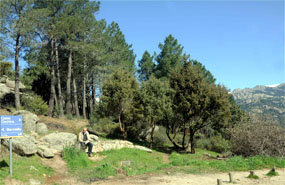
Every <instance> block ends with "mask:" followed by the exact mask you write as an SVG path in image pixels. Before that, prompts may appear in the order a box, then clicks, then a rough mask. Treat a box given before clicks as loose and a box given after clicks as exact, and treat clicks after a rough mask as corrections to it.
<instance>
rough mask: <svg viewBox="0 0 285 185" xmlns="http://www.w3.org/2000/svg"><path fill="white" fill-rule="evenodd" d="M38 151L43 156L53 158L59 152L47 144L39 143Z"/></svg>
mask: <svg viewBox="0 0 285 185" xmlns="http://www.w3.org/2000/svg"><path fill="white" fill-rule="evenodd" d="M37 153H38V154H39V156H41V157H45V158H52V157H54V155H55V154H56V153H57V150H54V149H52V148H49V147H47V146H45V145H38V150H37Z"/></svg>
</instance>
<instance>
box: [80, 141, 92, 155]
mask: <svg viewBox="0 0 285 185" xmlns="http://www.w3.org/2000/svg"><path fill="white" fill-rule="evenodd" d="M86 147H88V154H91V153H92V148H93V144H92V143H91V142H89V143H87V144H85V143H81V148H82V149H84V150H85V149H86Z"/></svg>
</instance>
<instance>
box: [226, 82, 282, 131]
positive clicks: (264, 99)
mask: <svg viewBox="0 0 285 185" xmlns="http://www.w3.org/2000/svg"><path fill="white" fill-rule="evenodd" d="M231 94H232V95H233V96H234V98H235V100H236V102H237V104H239V105H240V106H241V108H242V109H243V110H246V111H249V112H251V113H255V114H262V115H264V116H270V117H272V118H274V119H275V120H277V121H278V122H279V123H280V124H281V125H282V126H284V127H285V83H282V84H277V85H268V86H262V85H258V86H256V87H254V88H245V89H235V90H234V91H232V92H231Z"/></svg>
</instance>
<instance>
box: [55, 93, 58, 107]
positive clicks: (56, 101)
mask: <svg viewBox="0 0 285 185" xmlns="http://www.w3.org/2000/svg"><path fill="white" fill-rule="evenodd" d="M54 92H55V93H54V102H55V107H57V108H58V99H57V96H56V91H55V90H54Z"/></svg>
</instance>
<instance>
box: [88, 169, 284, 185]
mask: <svg viewBox="0 0 285 185" xmlns="http://www.w3.org/2000/svg"><path fill="white" fill-rule="evenodd" d="M268 171H269V169H266V170H256V171H255V174H256V175H258V176H259V179H258V180H253V179H248V178H246V177H247V176H248V174H249V172H233V173H232V174H233V178H234V183H235V184H242V185H254V184H259V185H285V169H284V168H283V169H277V172H278V173H279V176H275V177H267V176H266V173H268ZM217 179H222V180H223V184H230V183H229V177H228V174H227V173H217V174H169V175H157V174H147V175H141V176H135V177H127V178H122V179H114V180H105V181H100V182H95V183H93V184H94V185H95V184H104V185H117V184H124V185H132V184H135V185H139V184H148V185H175V184H176V185H184V184H185V185H186V184H187V185H189V184H191V185H211V184H213V185H216V184H217Z"/></svg>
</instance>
